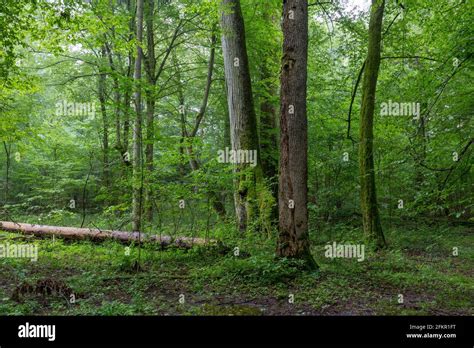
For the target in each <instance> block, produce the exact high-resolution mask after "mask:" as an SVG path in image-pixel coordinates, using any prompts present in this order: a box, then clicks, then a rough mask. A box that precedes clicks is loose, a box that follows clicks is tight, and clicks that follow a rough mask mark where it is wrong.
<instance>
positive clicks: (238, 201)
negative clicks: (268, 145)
mask: <svg viewBox="0 0 474 348" xmlns="http://www.w3.org/2000/svg"><path fill="white" fill-rule="evenodd" d="M220 10H221V16H220V23H221V27H222V51H223V54H224V70H225V79H226V85H227V102H228V105H229V119H230V128H231V144H232V150H234V151H238V150H249V151H254V150H255V151H257V162H258V163H257V166H255V167H254V168H251V167H250V165H249V164H248V163H240V164H236V165H234V172H235V181H234V186H235V189H234V202H235V212H236V219H237V224H238V228H239V230H240V231H241V232H243V231H245V230H246V229H247V226H248V223H249V221H250V220H251V219H252V218H253V217H254V215H255V211H256V209H255V204H254V201H255V196H256V192H255V184H256V181H257V180H258V178H257V176H258V171H261V164H260V149H259V142H258V133H257V121H256V115H255V110H254V104H253V96H252V85H251V80H250V70H249V63H248V56H247V47H246V42H245V27H244V20H243V17H242V11H241V8H240V1H239V0H222V1H221V9H220Z"/></svg>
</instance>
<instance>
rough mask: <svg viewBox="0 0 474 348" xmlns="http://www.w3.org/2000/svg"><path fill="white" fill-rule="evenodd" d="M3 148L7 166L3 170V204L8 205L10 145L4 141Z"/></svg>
mask: <svg viewBox="0 0 474 348" xmlns="http://www.w3.org/2000/svg"><path fill="white" fill-rule="evenodd" d="M3 147H4V148H5V156H6V158H7V161H6V162H7V163H6V164H7V166H6V168H5V204H7V203H8V196H9V192H10V167H11V153H12V152H11V145H10V144H8V145H7V143H6V142H5V141H4V142H3Z"/></svg>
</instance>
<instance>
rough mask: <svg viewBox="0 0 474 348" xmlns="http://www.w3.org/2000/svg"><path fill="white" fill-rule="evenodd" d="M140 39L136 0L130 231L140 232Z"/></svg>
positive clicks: (140, 17)
mask: <svg viewBox="0 0 474 348" xmlns="http://www.w3.org/2000/svg"><path fill="white" fill-rule="evenodd" d="M142 39H143V0H137V57H136V59H135V73H134V81H135V95H134V99H135V111H136V115H135V122H134V129H133V198H132V229H133V231H140V230H141V218H142V193H143V192H142V191H143V168H142V118H143V115H142V92H141V79H142V57H143V51H142V47H141V45H142Z"/></svg>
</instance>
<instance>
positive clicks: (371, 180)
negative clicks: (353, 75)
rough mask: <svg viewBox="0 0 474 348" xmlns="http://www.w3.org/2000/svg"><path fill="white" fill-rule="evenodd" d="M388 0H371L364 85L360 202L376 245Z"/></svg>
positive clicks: (381, 240) (382, 243) (382, 240)
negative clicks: (378, 98) (377, 118)
mask: <svg viewBox="0 0 474 348" xmlns="http://www.w3.org/2000/svg"><path fill="white" fill-rule="evenodd" d="M384 6H385V0H372V6H371V9H370V23H369V47H368V53H367V59H366V63H365V72H364V80H363V85H362V106H361V110H360V129H359V135H360V144H359V171H360V206H361V210H362V222H363V226H364V234H365V236H366V238H367V240H368V242H369V243H370V244H371V245H373V246H374V247H375V249H378V248H382V247H384V246H385V244H386V243H385V237H384V235H383V231H382V224H381V222H380V215H379V211H378V207H377V192H376V186H375V170H374V129H373V128H374V109H375V93H376V89H377V77H378V73H379V67H380V51H381V40H382V20H383V12H384Z"/></svg>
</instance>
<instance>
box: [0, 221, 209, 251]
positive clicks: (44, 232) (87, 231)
mask: <svg viewBox="0 0 474 348" xmlns="http://www.w3.org/2000/svg"><path fill="white" fill-rule="evenodd" d="M0 230H2V231H6V232H15V233H22V234H27V235H34V236H38V237H47V236H57V237H61V238H65V239H73V240H84V239H87V240H92V241H98V242H100V241H104V240H108V239H114V240H117V241H120V242H123V243H126V244H129V243H131V242H138V241H145V242H150V243H158V244H161V246H162V247H168V246H174V247H179V248H184V249H188V248H192V247H193V246H195V245H216V244H217V243H216V241H215V240H212V239H211V240H206V239H204V238H191V237H177V238H172V237H170V236H160V235H145V234H142V233H140V234H139V233H137V232H124V231H109V230H99V229H95V228H94V229H93V228H76V227H59V226H44V225H31V224H23V223H16V222H10V221H0Z"/></svg>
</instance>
